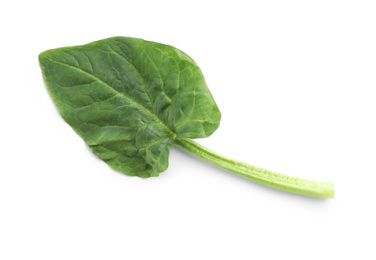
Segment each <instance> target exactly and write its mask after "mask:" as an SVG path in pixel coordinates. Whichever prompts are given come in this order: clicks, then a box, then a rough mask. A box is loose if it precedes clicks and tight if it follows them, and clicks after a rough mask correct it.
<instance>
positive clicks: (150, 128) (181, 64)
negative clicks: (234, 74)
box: [39, 37, 221, 177]
mask: <svg viewBox="0 0 376 260" xmlns="http://www.w3.org/2000/svg"><path fill="white" fill-rule="evenodd" d="M39 61H40V66H41V68H42V73H43V76H44V80H45V84H46V86H47V88H48V91H49V93H50V95H51V97H52V99H53V101H54V103H55V104H56V106H57V108H58V110H59V112H60V114H61V115H62V117H63V118H64V120H65V121H66V122H67V123H68V124H69V125H70V126H71V127H72V128H73V129H74V130H75V131H76V132H77V133H78V134H79V135H80V136H81V137H82V138H83V139H84V140H85V142H86V143H87V144H88V145H89V147H90V148H91V150H92V151H93V152H94V153H95V154H96V155H97V156H98V157H99V158H100V159H102V160H103V161H105V162H106V163H107V164H108V165H109V166H111V167H112V168H113V169H115V170H117V171H119V172H122V173H125V174H127V175H136V176H140V177H150V176H157V175H158V174H159V173H160V172H163V171H164V170H166V169H167V167H168V157H169V149H170V147H171V145H172V144H173V143H174V141H175V139H177V138H202V137H207V136H209V135H211V134H212V133H213V132H214V131H215V130H216V129H217V127H218V125H219V121H220V117H221V115H220V112H219V109H218V107H217V105H216V103H215V101H214V99H213V97H212V95H211V93H210V91H209V90H208V87H207V85H206V83H205V79H204V76H203V75H202V73H201V70H200V69H199V67H198V66H197V64H196V63H195V62H194V61H193V60H192V59H191V58H190V57H189V56H187V55H186V54H185V53H183V52H182V51H180V50H178V49H176V48H174V47H171V46H168V45H163V44H160V43H155V42H150V41H145V40H142V39H136V38H127V37H114V38H109V39H104V40H101V41H96V42H93V43H89V44H86V45H82V46H74V47H65V48H58V49H53V50H48V51H45V52H43V53H42V54H40V55H39Z"/></svg>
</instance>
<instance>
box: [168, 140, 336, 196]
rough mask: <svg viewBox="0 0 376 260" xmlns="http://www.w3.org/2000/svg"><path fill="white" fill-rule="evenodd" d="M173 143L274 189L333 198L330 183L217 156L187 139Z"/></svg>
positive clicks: (332, 189)
mask: <svg viewBox="0 0 376 260" xmlns="http://www.w3.org/2000/svg"><path fill="white" fill-rule="evenodd" d="M175 142H176V144H177V145H179V146H181V147H182V148H184V149H185V150H187V151H189V152H191V153H193V154H194V155H196V156H198V157H201V158H203V159H205V160H207V161H209V162H211V163H213V164H215V165H217V166H219V167H221V168H223V169H225V170H228V171H230V172H233V173H236V174H238V175H240V176H243V177H245V178H247V179H250V180H253V181H255V182H258V183H261V184H264V185H266V186H269V187H273V188H276V189H280V190H284V191H288V192H293V193H298V194H302V195H306V196H311V197H317V198H333V197H334V186H333V184H332V183H330V182H319V181H311V180H304V179H300V178H295V177H290V176H287V175H282V174H279V173H275V172H272V171H268V170H265V169H262V168H258V167H255V166H252V165H249V164H246V163H243V162H239V161H235V160H232V159H229V158H227V157H224V156H222V155H220V154H217V153H215V152H213V151H211V150H209V149H207V148H206V147H204V146H202V145H200V144H198V143H196V142H194V141H192V140H189V139H180V138H176V139H175Z"/></svg>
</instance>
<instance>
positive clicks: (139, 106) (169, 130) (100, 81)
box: [47, 58, 175, 137]
mask: <svg viewBox="0 0 376 260" xmlns="http://www.w3.org/2000/svg"><path fill="white" fill-rule="evenodd" d="M47 59H48V60H50V61H52V62H54V63H58V64H61V65H64V66H67V67H69V68H73V69H75V70H78V71H81V72H82V73H84V74H86V75H88V76H90V77H92V78H93V79H95V80H96V81H98V82H99V83H101V84H102V85H104V86H106V87H108V88H110V89H111V90H113V91H115V92H116V93H118V94H120V95H122V96H124V98H126V99H128V100H129V101H130V102H131V103H132V104H133V105H135V106H137V108H139V109H140V110H142V111H143V112H145V113H147V114H148V115H150V116H151V117H152V118H154V119H155V120H156V121H157V123H159V124H160V125H161V126H162V127H163V128H165V130H167V132H168V133H169V134H170V135H171V137H174V136H175V134H174V132H173V131H171V129H170V128H169V127H168V126H167V125H166V124H165V123H163V121H162V120H161V119H160V118H159V117H158V116H157V115H155V114H154V113H153V112H152V111H150V110H149V109H148V108H146V107H145V106H143V105H142V104H141V103H139V102H137V101H136V100H134V99H133V98H131V97H130V96H128V95H126V94H125V93H124V92H120V91H119V90H117V89H116V88H114V87H112V86H111V85H109V84H108V83H107V82H105V81H103V80H102V79H100V78H98V77H97V76H95V75H94V74H92V73H90V72H87V71H86V70H83V69H81V68H79V67H76V66H73V65H70V64H68V63H64V62H61V61H56V60H53V59H51V58H47Z"/></svg>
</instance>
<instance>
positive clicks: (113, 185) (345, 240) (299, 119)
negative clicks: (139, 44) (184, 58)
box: [0, 0, 376, 260]
mask: <svg viewBox="0 0 376 260" xmlns="http://www.w3.org/2000/svg"><path fill="white" fill-rule="evenodd" d="M375 14H376V4H375V1H361V0H360V1H343V0H342V1H331V0H325V1H290V0H286V1H268V0H264V1H236V0H232V1H184V2H183V1H135V0H132V1H126V0H123V1H111V0H106V1H78V0H75V1H70V0H69V1H12V2H11V1H3V2H2V3H1V4H0V24H1V25H0V26H1V32H0V34H1V41H0V46H1V48H0V54H1V56H0V66H1V67H0V69H1V70H0V71H1V87H0V88H1V92H0V93H1V94H0V95H1V101H0V113H1V114H0V119H1V121H0V122H1V128H0V134H1V135H0V138H1V143H0V148H1V150H0V151H1V157H0V158H1V159H0V160H1V161H0V259H4V260H8V259H39V260H42V259H70V260H74V259H80V260H81V259H132V260H134V259H257V260H259V259H305V260H306V259H308V260H309V259H345V258H346V259H362V260H363V259H376V252H375V241H376V237H375V233H376V224H375V219H376V214H375V199H376V182H375V181H376V178H375V175H376V164H375V159H376V151H375V147H376V125H375V117H376V116H375V115H376V102H375V96H376V92H375V88H376V15H375ZM121 35H123V36H131V37H140V38H144V39H147V40H152V41H157V42H162V43H165V44H169V45H173V46H175V47H177V48H179V49H181V50H183V51H184V52H186V53H188V54H189V55H190V56H191V57H192V58H193V59H195V61H196V62H197V63H198V64H199V66H200V67H201V69H202V71H203V73H204V75H205V77H206V80H207V83H208V85H209V87H210V90H211V92H212V94H213V96H214V98H215V100H216V101H217V104H218V106H219V107H220V109H221V112H222V121H221V125H220V127H219V129H218V130H217V131H216V132H215V133H214V134H213V135H212V136H211V137H209V138H207V139H202V140H198V142H200V143H201V144H204V145H205V146H207V147H209V148H211V149H213V150H215V151H217V152H219V153H222V154H224V155H227V156H229V157H232V158H236V159H238V160H242V161H245V162H248V163H251V164H254V165H257V166H260V167H264V168H266V169H270V170H274V171H277V172H281V173H285V174H289V175H293V176H297V177H302V178H310V179H316V180H329V181H333V182H334V183H335V187H336V197H335V199H334V200H320V199H312V198H307V197H303V196H297V195H292V194H288V193H285V192H280V191H275V190H271V189H269V188H265V187H262V186H260V185H256V184H254V183H252V182H250V181H247V180H245V179H243V178H240V177H237V176H235V175H233V174H231V173H228V172H225V171H223V170H220V169H218V168H216V167H213V166H211V165H209V164H208V163H206V162H203V161H201V160H200V159H197V158H195V157H194V156H191V155H189V154H187V153H186V152H184V151H181V150H179V149H177V148H173V149H172V150H171V155H170V166H169V168H168V170H167V171H166V172H164V173H162V174H161V176H160V177H158V178H151V179H139V178H136V177H127V176H125V175H122V174H119V173H116V172H114V171H113V170H111V169H110V168H109V167H108V166H107V165H106V164H105V163H103V162H102V161H100V160H98V159H97V158H96V157H95V156H94V155H93V154H92V153H91V152H90V151H89V149H88V148H87V146H86V145H85V144H84V143H83V141H82V140H81V139H80V138H79V137H78V136H77V135H76V134H75V133H74V132H73V130H71V128H70V127H69V126H68V125H67V124H66V123H65V122H64V121H63V120H62V119H61V117H60V116H59V114H58V112H57V110H56V109H55V107H54V104H53V103H52V101H51V99H50V98H49V96H48V94H47V91H46V89H45V87H44V84H43V81H42V77H41V72H40V69H39V65H38V60H37V57H38V54H39V53H40V52H42V51H44V50H46V49H51V48H56V47H62V46H69V45H77V44H85V43H88V42H91V41H94V40H99V39H102V38H106V37H111V36H121Z"/></svg>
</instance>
